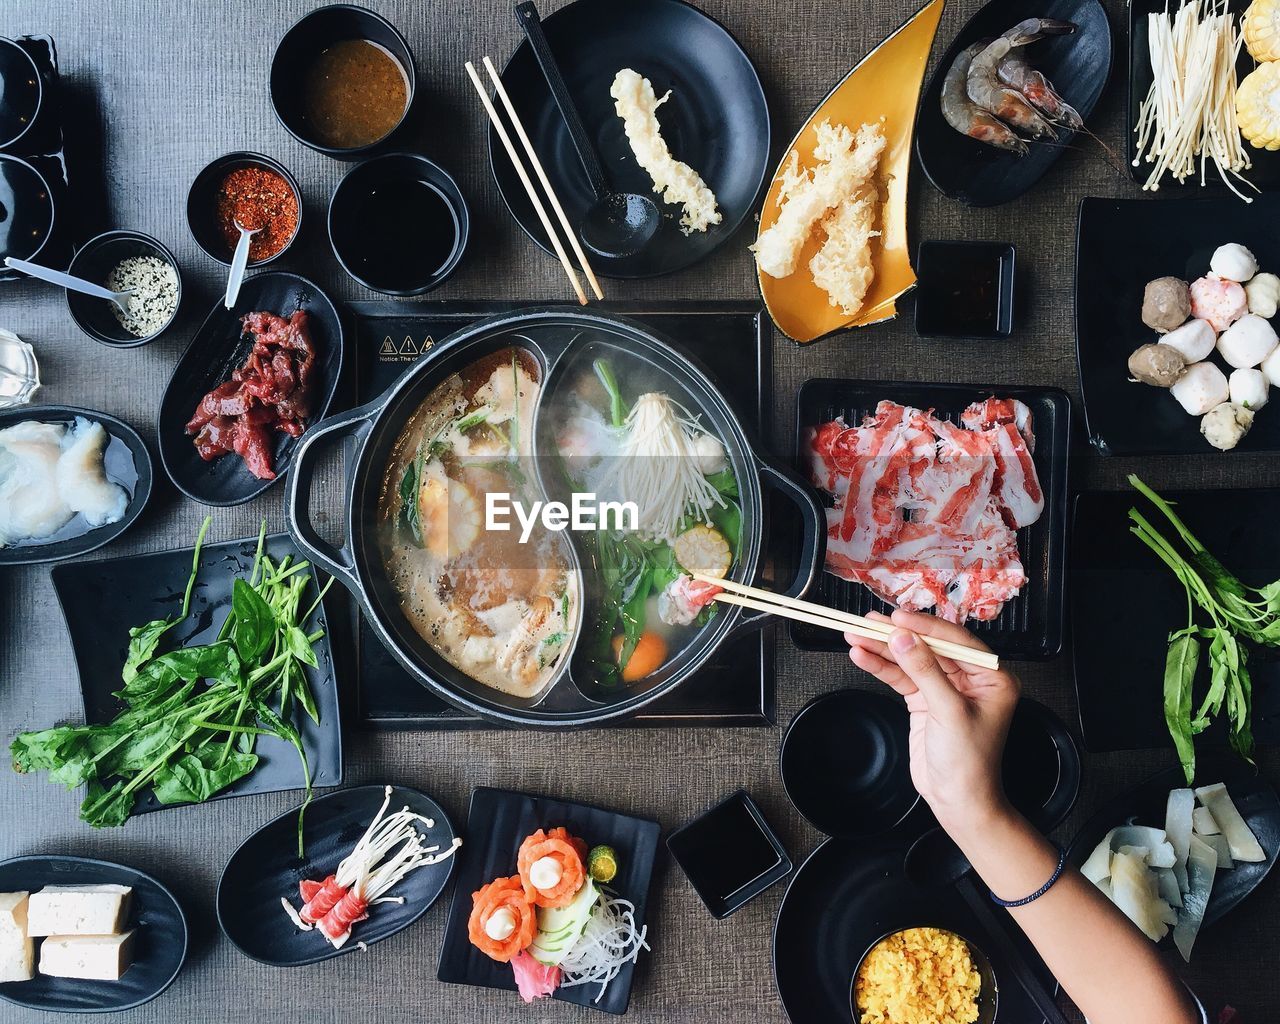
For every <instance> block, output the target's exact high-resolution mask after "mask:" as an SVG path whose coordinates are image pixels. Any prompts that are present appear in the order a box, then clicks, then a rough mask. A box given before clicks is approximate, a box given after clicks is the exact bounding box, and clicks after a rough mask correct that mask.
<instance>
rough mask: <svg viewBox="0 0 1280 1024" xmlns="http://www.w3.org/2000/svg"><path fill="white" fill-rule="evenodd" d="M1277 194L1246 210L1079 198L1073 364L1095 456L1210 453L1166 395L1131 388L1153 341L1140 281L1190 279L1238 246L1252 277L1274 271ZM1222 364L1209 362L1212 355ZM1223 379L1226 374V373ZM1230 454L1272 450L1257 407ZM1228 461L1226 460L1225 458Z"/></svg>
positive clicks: (1279, 432)
mask: <svg viewBox="0 0 1280 1024" xmlns="http://www.w3.org/2000/svg"><path fill="white" fill-rule="evenodd" d="M1277 220H1280V195H1265V196H1259V197H1258V198H1257V199H1255V200H1254V201H1253V202H1252V203H1250V204H1245V203H1242V202H1240V200H1239V199H1236V198H1235V197H1234V196H1231V195H1229V194H1223V195H1221V197H1220V198H1217V199H1179V201H1178V205H1177V206H1176V207H1172V206H1166V205H1165V204H1164V203H1163V202H1153V201H1151V200H1145V199H1097V198H1090V199H1084V200H1081V202H1080V220H1079V225H1078V229H1077V232H1076V359H1077V360H1078V362H1079V365H1080V390H1081V392H1082V394H1083V396H1084V417H1085V423H1086V425H1087V427H1088V431H1089V440H1090V442H1091V443H1092V444H1093V447H1094V448H1096V449H1097V450H1098V452H1099V453H1100V454H1102V455H1216V454H1218V453H1217V450H1216V449H1214V448H1213V447H1211V446H1210V444H1209V442H1208V441H1206V440H1205V439H1204V438H1203V437H1201V436H1200V418H1199V417H1198V416H1188V415H1187V413H1186V412H1184V411H1183V409H1182V406H1180V405H1179V404H1178V403H1177V402H1176V401H1175V400H1174V398H1173V396H1172V395H1170V394H1169V393H1168V392H1167V391H1166V390H1165V389H1164V388H1155V387H1151V386H1149V385H1147V384H1137V383H1133V382H1131V381H1130V380H1129V367H1128V362H1129V354H1130V353H1131V352H1133V350H1134V349H1135V348H1137V347H1138V346H1139V345H1145V344H1146V343H1147V342H1149V341H1156V340H1157V335H1156V333H1155V332H1154V331H1153V330H1151V329H1150V328H1149V327H1147V326H1146V325H1145V324H1144V323H1143V322H1142V292H1143V289H1144V288H1146V285H1147V282H1148V281H1151V280H1153V279H1154V278H1157V277H1165V276H1166V275H1172V276H1174V277H1180V278H1182V279H1183V280H1184V281H1194V280H1195V279H1196V278H1198V277H1203V276H1204V275H1205V274H1207V273H1208V272H1209V257H1211V256H1212V255H1213V250H1214V249H1216V248H1217V247H1218V246H1220V245H1223V244H1224V243H1226V242H1240V243H1241V244H1242V245H1245V246H1247V247H1248V248H1249V249H1250V250H1251V251H1252V252H1253V253H1254V255H1255V256H1257V257H1258V265H1259V269H1261V270H1263V271H1269V272H1271V273H1280V235H1277V234H1276V232H1275V229H1274V227H1273V225H1274V224H1276V222H1277ZM1211 358H1212V359H1214V360H1215V361H1217V362H1218V365H1219V366H1225V364H1223V363H1222V362H1221V359H1220V357H1218V356H1217V355H1216V354H1215V355H1214V356H1212V357H1211ZM1226 370H1227V371H1228V372H1229V371H1230V367H1226ZM1232 451H1234V452H1273V451H1280V412H1277V410H1276V409H1261V410H1259V411H1258V415H1257V416H1256V417H1255V418H1254V421H1253V429H1252V430H1250V431H1249V433H1248V434H1247V435H1245V438H1244V440H1243V441H1241V442H1240V444H1239V445H1238V446H1237V447H1236V448H1234V449H1232ZM1228 454H1229V453H1228Z"/></svg>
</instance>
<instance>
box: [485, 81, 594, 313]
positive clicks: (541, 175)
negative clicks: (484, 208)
mask: <svg viewBox="0 0 1280 1024" xmlns="http://www.w3.org/2000/svg"><path fill="white" fill-rule="evenodd" d="M484 69H485V70H486V71H487V72H489V78H490V79H491V80H492V81H493V88H494V91H495V92H497V94H498V99H500V100H502V105H503V106H504V107H505V108H506V111H507V115H508V116H509V117H510V118H511V126H512V127H513V128H514V129H515V130H516V136H517V137H518V138H519V139H520V142H521V144H522V145H523V146H524V151H525V155H526V156H528V157H529V164H530V165H531V166H532V167H533V173H534V174H536V175H537V176H538V180H539V181H540V182H542V187H543V188H544V189H545V190H546V193H547V198H548V199H550V200H551V208H552V209H553V210H555V212H556V216H557V217H558V218H559V220H560V226H561V227H562V228H564V233H565V236H566V237H567V238H568V239H569V245H570V247H571V248H572V249H573V254H574V255H575V256H576V257H578V265H579V266H580V267H582V272H583V274H585V275H586V278H587V283H588V284H590V285H591V290H592V291H593V292H595V295H596V298H597V299H603V298H604V292H602V291H601V290H600V282H599V281H597V280H596V275H595V271H593V270H592V269H591V264H590V263H588V262H587V254H586V253H585V252H583V251H582V245H581V244H580V243H579V242H578V236H577V234H576V233H575V232H574V230H573V226H572V225H571V224H570V223H569V218H568V217H567V216H565V212H564V207H563V206H561V205H560V200H559V199H558V198H557V197H556V190H555V189H553V188H552V187H551V182H550V181H548V180H547V172H546V171H544V170H543V169H542V161H541V160H539V159H538V154H537V153H535V152H534V149H533V143H532V142H530V141H529V136H528V135H526V134H525V130H524V125H523V124H521V123H520V116H519V115H518V114H517V113H516V108H515V107H514V106H513V105H512V103H511V97H510V96H508V95H507V87H506V86H505V85H503V84H502V79H501V78H500V77H499V76H498V69H497V68H495V67H494V66H493V61H491V60H490V59H489V58H488V57H485V59H484Z"/></svg>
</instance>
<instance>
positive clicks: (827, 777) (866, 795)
mask: <svg viewBox="0 0 1280 1024" xmlns="http://www.w3.org/2000/svg"><path fill="white" fill-rule="evenodd" d="M910 725H911V723H910V719H909V717H908V715H907V709H906V707H905V706H904V705H903V703H902V701H901V699H899V698H897V697H889V696H886V695H885V694H883V693H875V692H872V691H868V690H852V689H845V690H833V691H831V692H830V693H824V694H822V696H820V697H815V698H814V699H813V700H811V701H810V702H809V703H808V704H806V705H805V706H804V707H803V708H802V709H801V710H800V711H799V712H798V713H797V714H796V717H795V718H793V719H792V720H791V724H790V725H789V726H788V727H787V732H786V735H785V736H783V738H782V751H781V754H780V756H779V771H780V774H781V775H782V785H783V788H784V789H786V791H787V798H788V799H789V800H790V801H791V803H792V805H793V806H794V807H795V809H796V810H797V811H799V812H800V813H801V814H802V815H803V816H804V818H805V820H807V821H808V822H809V824H811V825H812V826H813V827H814V828H816V829H817V830H818V831H819V832H825V833H826V834H827V835H829V836H837V837H839V838H841V839H857V838H862V837H866V836H872V835H879V834H881V833H884V832H888V831H889V830H890V829H892V828H894V827H895V826H897V825H898V824H900V823H901V822H902V821H904V820H905V819H906V817H907V816H908V815H909V814H910V813H911V811H912V809H913V808H914V807H915V806H916V804H917V803H918V802H919V800H920V794H919V793H917V792H916V788H915V786H914V785H912V782H911V771H910V767H909V754H908V750H907V740H908V733H909V731H910Z"/></svg>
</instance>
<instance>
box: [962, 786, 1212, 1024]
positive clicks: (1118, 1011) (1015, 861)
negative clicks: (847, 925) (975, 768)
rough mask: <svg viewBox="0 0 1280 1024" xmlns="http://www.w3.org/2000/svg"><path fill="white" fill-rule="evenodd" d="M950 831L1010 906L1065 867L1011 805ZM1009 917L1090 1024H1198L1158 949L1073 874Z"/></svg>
mask: <svg viewBox="0 0 1280 1024" xmlns="http://www.w3.org/2000/svg"><path fill="white" fill-rule="evenodd" d="M944 824H947V825H948V831H949V832H950V833H951V836H952V838H953V839H954V840H955V841H956V843H957V845H958V846H959V847H960V849H961V850H962V851H963V852H964V854H965V856H966V857H967V858H968V859H969V862H970V863H971V864H972V865H973V867H974V869H975V870H976V871H977V872H978V874H979V876H980V877H981V878H982V880H983V881H984V882H985V883H986V884H987V886H989V887H990V889H991V890H992V892H994V893H996V895H998V896H1000V897H1001V898H1003V899H1006V900H1014V899H1021V898H1023V897H1025V896H1029V895H1031V894H1032V893H1034V892H1036V891H1037V890H1038V889H1039V888H1040V887H1041V886H1042V885H1044V883H1045V882H1046V881H1048V880H1049V878H1050V877H1051V876H1052V874H1053V872H1054V869H1055V868H1056V867H1057V865H1058V856H1059V852H1058V850H1057V848H1056V847H1055V846H1054V845H1053V844H1052V843H1050V842H1049V841H1048V840H1047V839H1045V838H1044V837H1043V836H1042V835H1041V834H1040V833H1039V832H1037V831H1036V830H1035V829H1034V828H1033V827H1032V826H1031V825H1030V823H1028V822H1027V821H1026V820H1025V819H1024V818H1022V817H1021V816H1020V815H1018V814H1017V813H1016V812H1014V811H1013V810H1012V809H1010V808H1008V807H1007V806H996V807H992V808H990V809H989V810H987V811H985V812H982V813H977V814H973V815H969V816H966V818H965V820H963V821H957V822H947V823H944ZM1009 913H1010V914H1011V915H1012V916H1013V919H1014V921H1016V922H1017V924H1018V926H1019V927H1020V928H1021V929H1022V930H1023V931H1024V932H1025V933H1026V935H1027V937H1028V938H1029V939H1030V940H1031V942H1032V943H1033V944H1034V945H1035V947H1036V949H1037V951H1038V952H1039V953H1040V955H1041V957H1042V958H1043V959H1044V961H1045V963H1046V964H1047V965H1048V967H1049V969H1050V970H1051V971H1052V972H1053V974H1054V976H1055V977H1056V978H1057V979H1058V980H1059V982H1061V984H1062V987H1063V988H1064V989H1065V990H1066V992H1067V994H1068V995H1069V996H1071V998H1072V1000H1073V1001H1074V1002H1075V1003H1076V1005H1077V1006H1078V1007H1079V1008H1080V1010H1081V1011H1082V1012H1083V1013H1084V1014H1085V1016H1086V1017H1088V1018H1089V1021H1090V1022H1091V1024H1198V1022H1199V1020H1200V1017H1199V1014H1198V1013H1197V1012H1196V1010H1195V1008H1194V1006H1193V1004H1192V1001H1191V1000H1190V998H1189V997H1188V995H1187V992H1186V989H1185V988H1183V986H1182V985H1181V984H1180V983H1179V982H1178V980H1177V978H1176V977H1175V976H1174V975H1173V973H1172V972H1171V971H1170V970H1169V968H1168V967H1167V966H1166V964H1165V963H1164V961H1163V960H1162V959H1161V958H1160V955H1159V953H1158V952H1157V950H1156V947H1155V945H1154V943H1152V942H1150V941H1149V940H1148V939H1147V937H1146V936H1144V935H1143V934H1142V933H1141V932H1140V931H1139V930H1138V929H1137V928H1136V927H1134V926H1133V925H1132V924H1130V922H1129V921H1128V920H1127V919H1126V918H1125V917H1124V916H1123V915H1122V914H1121V913H1120V912H1119V911H1118V910H1117V909H1116V908H1115V907H1113V906H1112V905H1111V903H1110V902H1109V901H1108V900H1107V899H1106V897H1104V896H1103V895H1102V893H1100V892H1099V891H1098V890H1097V888H1096V887H1094V886H1093V885H1092V884H1091V883H1090V882H1089V881H1088V880H1087V879H1085V877H1084V876H1083V875H1081V874H1080V873H1079V872H1078V871H1077V870H1075V869H1074V868H1070V867H1068V868H1067V869H1066V870H1064V871H1063V873H1062V876H1061V877H1060V878H1059V879H1058V881H1057V882H1056V883H1054V885H1053V886H1052V887H1051V888H1050V889H1049V891H1048V892H1046V893H1045V894H1044V895H1043V896H1041V897H1040V898H1039V899H1037V900H1035V901H1034V902H1032V903H1029V904H1027V905H1026V906H1023V907H1016V908H1012V909H1011V910H1010V911H1009Z"/></svg>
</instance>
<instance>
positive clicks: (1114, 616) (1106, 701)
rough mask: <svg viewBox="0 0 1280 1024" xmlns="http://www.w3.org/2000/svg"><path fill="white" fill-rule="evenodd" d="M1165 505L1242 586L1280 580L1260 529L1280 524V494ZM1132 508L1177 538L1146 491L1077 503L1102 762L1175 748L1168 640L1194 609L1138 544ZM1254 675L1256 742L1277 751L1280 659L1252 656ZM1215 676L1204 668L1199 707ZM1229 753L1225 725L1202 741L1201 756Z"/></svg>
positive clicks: (1079, 600)
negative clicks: (1217, 750) (1167, 709)
mask: <svg viewBox="0 0 1280 1024" xmlns="http://www.w3.org/2000/svg"><path fill="white" fill-rule="evenodd" d="M1162 496H1163V497H1164V498H1166V499H1167V500H1169V501H1171V502H1174V503H1176V508H1177V512H1178V515H1179V516H1180V517H1181V518H1182V520H1183V521H1184V522H1185V523H1186V524H1187V526H1188V527H1189V528H1190V529H1191V532H1192V533H1194V534H1195V535H1196V536H1197V537H1199V538H1200V541H1201V542H1202V543H1203V544H1204V545H1205V547H1207V548H1208V549H1209V550H1210V551H1212V552H1213V554H1214V555H1215V556H1216V557H1217V558H1218V559H1219V561H1221V562H1222V563H1223V564H1224V565H1225V566H1226V567H1227V568H1228V569H1230V570H1231V571H1232V572H1235V573H1238V574H1240V578H1241V579H1242V580H1243V581H1244V582H1245V583H1247V584H1251V585H1254V586H1260V585H1262V584H1264V583H1268V582H1270V581H1271V580H1274V579H1277V578H1280V547H1278V546H1277V545H1276V544H1275V543H1274V542H1267V541H1265V540H1263V539H1262V525H1261V524H1263V523H1274V522H1278V521H1280V490H1257V491H1185V492H1180V493H1179V492H1174V493H1168V494H1164V495H1162ZM1132 507H1136V508H1138V509H1140V510H1142V511H1143V513H1144V514H1146V515H1147V518H1148V519H1150V520H1151V522H1152V524H1154V525H1155V526H1156V528H1157V529H1159V530H1160V532H1161V533H1163V534H1165V536H1168V537H1172V536H1173V534H1174V531H1173V527H1172V526H1171V525H1169V524H1168V522H1167V520H1165V518H1164V517H1163V516H1161V515H1160V513H1159V512H1158V511H1156V510H1155V509H1154V508H1153V507H1152V506H1151V503H1150V502H1148V501H1147V500H1146V499H1145V498H1144V497H1142V495H1140V494H1139V493H1138V492H1137V491H1109V492H1102V491H1087V492H1085V493H1083V494H1081V495H1079V496H1078V497H1077V498H1076V505H1075V514H1074V517H1073V521H1072V528H1071V572H1070V585H1069V588H1068V589H1069V590H1070V593H1071V652H1072V662H1073V664H1074V671H1075V684H1076V702H1077V704H1078V706H1079V709H1080V734H1081V736H1082V737H1083V739H1084V745H1085V749H1087V750H1089V751H1091V752H1093V753H1098V752H1101V751H1106V750H1141V749H1146V748H1150V747H1169V748H1170V749H1172V747H1173V742H1172V741H1171V740H1170V739H1169V732H1168V730H1167V729H1166V728H1165V724H1164V662H1165V653H1166V651H1167V650H1168V647H1169V633H1170V632H1171V631H1173V630H1175V629H1181V628H1182V627H1183V626H1184V625H1186V621H1187V598H1186V594H1185V592H1184V591H1183V589H1182V585H1181V584H1180V583H1178V581H1177V580H1176V579H1175V578H1174V575H1173V573H1172V572H1171V571H1170V570H1169V569H1168V567H1167V566H1165V564H1164V563H1163V562H1161V561H1160V560H1159V559H1158V558H1156V556H1155V555H1154V554H1153V553H1152V552H1151V551H1150V550H1148V548H1147V547H1146V545H1144V544H1143V543H1142V541H1140V540H1138V538H1137V537H1135V536H1133V534H1131V533H1130V532H1129V519H1128V511H1129V509H1130V508H1132ZM1224 509H1225V510H1230V514H1228V515H1224V514H1223V510H1224ZM1121 611H1122V612H1123V614H1118V613H1120V612H1121ZM1206 660H1207V659H1206ZM1249 674H1250V675H1251V676H1252V677H1253V700H1254V705H1253V734H1254V738H1255V739H1256V740H1257V741H1258V742H1259V743H1261V744H1267V745H1273V744H1275V743H1278V742H1280V659H1278V658H1277V653H1276V652H1275V651H1268V650H1266V649H1261V648H1252V647H1251V648H1250V659H1249ZM1208 676H1209V670H1208V666H1207V665H1201V666H1200V674H1199V675H1198V676H1197V678H1196V683H1195V699H1196V700H1197V701H1198V700H1199V699H1200V695H1201V694H1203V693H1204V688H1205V686H1206V685H1207V684H1208ZM1224 717H1225V716H1224ZM1226 742H1227V735H1226V729H1225V727H1224V726H1223V723H1221V722H1216V723H1214V725H1213V726H1211V727H1210V728H1209V730H1208V731H1207V732H1205V733H1203V734H1201V735H1200V736H1198V737H1196V746H1197V748H1205V747H1225V746H1226Z"/></svg>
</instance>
